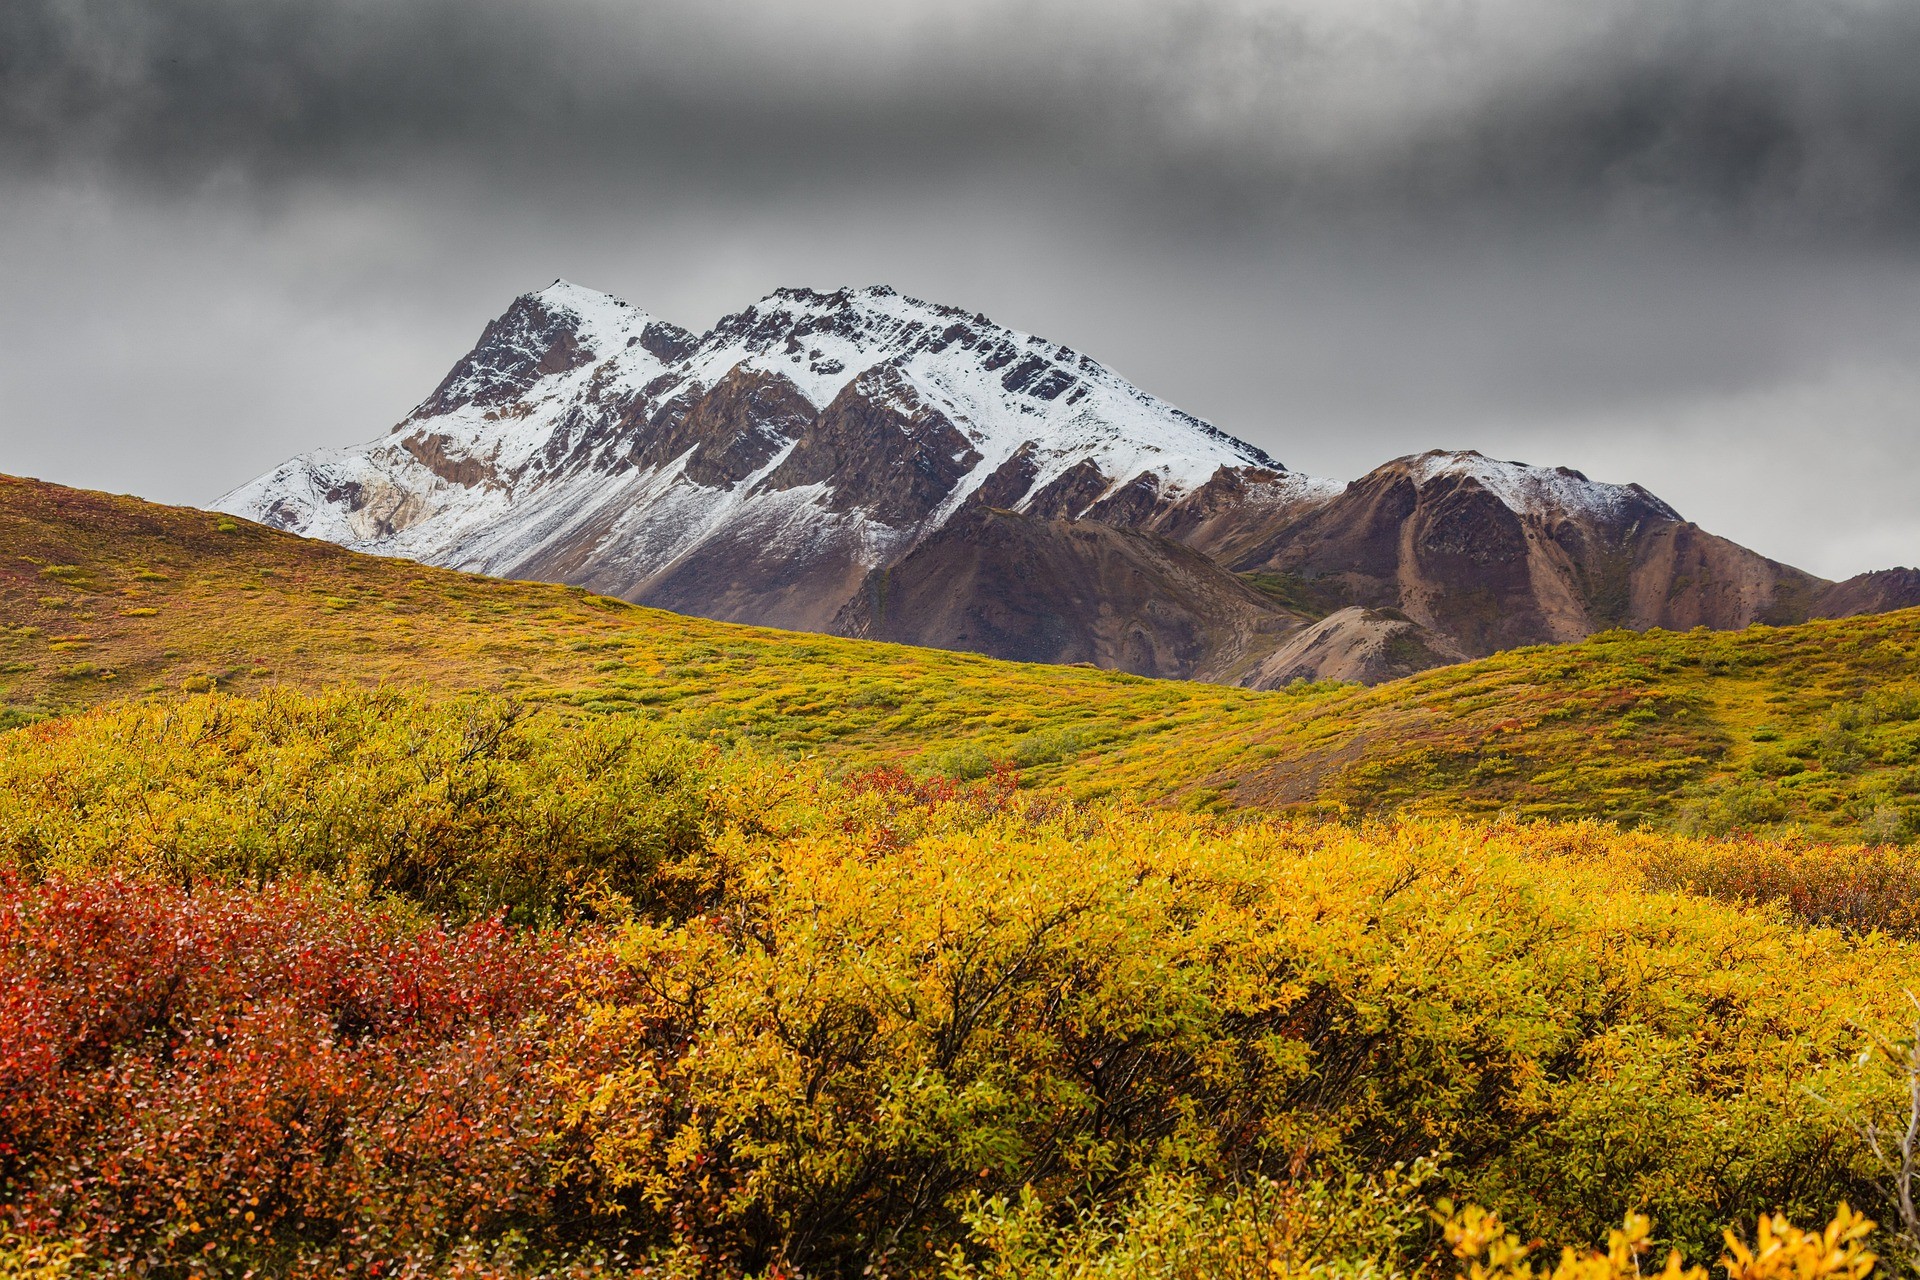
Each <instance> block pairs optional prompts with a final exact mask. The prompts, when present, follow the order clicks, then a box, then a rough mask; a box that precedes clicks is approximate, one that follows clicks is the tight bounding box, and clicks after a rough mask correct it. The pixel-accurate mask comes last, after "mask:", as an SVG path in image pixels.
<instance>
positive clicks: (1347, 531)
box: [1195, 452, 1825, 657]
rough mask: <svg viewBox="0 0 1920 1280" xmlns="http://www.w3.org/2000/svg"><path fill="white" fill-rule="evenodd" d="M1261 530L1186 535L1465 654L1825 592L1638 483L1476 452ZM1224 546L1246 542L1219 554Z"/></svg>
mask: <svg viewBox="0 0 1920 1280" xmlns="http://www.w3.org/2000/svg"><path fill="white" fill-rule="evenodd" d="M1249 523H1250V524H1251V523H1254V522H1249ZM1260 523H1262V524H1263V525H1264V528H1263V532H1262V536H1261V537H1259V538H1258V539H1257V540H1254V541H1247V532H1246V528H1245V527H1244V526H1243V527H1242V528H1241V529H1238V530H1228V531H1227V533H1226V534H1224V535H1223V534H1222V533H1219V532H1215V531H1199V532H1197V533H1196V535H1195V536H1196V538H1197V539H1204V540H1205V541H1203V543H1202V545H1205V546H1207V548H1208V549H1209V550H1213V551H1214V553H1215V554H1222V553H1223V552H1224V553H1225V554H1226V555H1227V556H1228V557H1229V558H1228V561H1227V562H1228V563H1229V564H1230V565H1231V566H1232V567H1233V568H1235V569H1238V570H1241V571H1244V572H1259V573H1267V574H1273V575H1281V576H1285V577H1288V578H1292V579H1297V580H1299V581H1300V582H1301V583H1302V584H1303V586H1305V587H1309V588H1311V589H1312V590H1314V591H1316V592H1318V593H1319V594H1320V595H1321V596H1322V597H1323V598H1326V599H1330V600H1334V601H1339V602H1345V603H1348V604H1352V605H1359V606H1364V607H1368V608H1375V609H1381V608H1391V609H1397V610H1399V611H1401V612H1402V613H1404V614H1405V615H1406V617H1407V618H1408V619H1409V620H1410V621H1411V622H1413V623H1414V624H1416V625H1418V626H1419V627H1421V628H1423V629H1424V630H1425V631H1426V632H1428V633H1430V634H1431V635H1433V636H1436V637H1442V638H1443V639H1442V641H1441V646H1442V647H1443V648H1445V649H1450V650H1453V651H1457V652H1459V653H1461V654H1463V655H1465V656H1468V657H1479V656H1484V655H1486V654H1489V653H1494V652H1497V651H1498V650H1501V649H1508V648H1513V647H1515V646H1518V645H1524V644H1539V643H1551V642H1564V641H1570V640H1578V639H1580V638H1582V637H1584V636H1588V635H1591V634H1593V633H1594V632H1595V631H1599V630H1603V629H1605V628H1608V627H1630V628H1634V629H1640V630H1644V629H1646V628H1650V627H1668V628H1674V629H1683V630H1684V629H1688V628H1692V627H1696V626H1707V627H1716V628H1731V627H1744V626H1746V625H1748V624H1749V623H1752V622H1759V621H1766V622H1773V621H1797V620H1802V619H1804V618H1805V617H1806V610H1807V609H1808V607H1809V606H1810V602H1811V599H1812V597H1813V594H1814V592H1815V591H1817V590H1818V589H1819V588H1821V587H1823V586H1824V585H1825V584H1824V583H1821V582H1820V581H1819V580H1818V579H1815V578H1813V577H1812V576H1811V575H1809V574H1805V573H1802V572H1800V571H1799V570H1797V569H1793V568H1790V567H1788V566H1786V565H1782V564H1778V563H1776V562H1774V561H1772V560H1768V559H1767V558H1765V557H1764V556H1760V555H1758V554H1756V553H1754V552H1751V551H1748V550H1747V549H1745V548H1744V547H1740V546H1738V545H1736V544H1734V543H1731V542H1728V541H1727V540H1726V539H1724V538H1718V537H1715V536H1713V535H1712V534H1709V533H1706V532H1704V531H1702V530H1701V529H1700V528H1698V527H1697V526H1695V525H1692V524H1689V523H1688V522H1686V521H1685V520H1683V519H1682V518H1681V517H1680V515H1679V513H1677V512H1675V511H1674V510H1673V509H1672V508H1671V507H1669V506H1668V505H1667V504H1666V503H1664V502H1662V501H1660V500H1659V499H1658V498H1656V497H1654V496H1653V495H1652V494H1650V493H1648V492H1647V491H1646V490H1645V489H1642V488H1641V487H1640V486H1638V485H1610V484H1599V483H1596V482H1594V481H1591V480H1588V479H1587V478H1586V477H1585V476H1583V475H1581V474H1580V473H1579V472H1577V471H1569V470H1567V469H1565V468H1556V469H1552V470H1549V469H1547V468H1543V467H1528V466H1523V465H1521V464H1518V463H1510V462H1497V461H1495V460H1493V459H1490V458H1485V457H1482V456H1481V455H1479V454H1477V453H1445V452H1434V453H1427V454H1422V455H1419V456H1417V457H1409V458H1400V459H1397V460H1395V461H1393V462H1390V463H1387V464H1386V465H1385V466H1383V467H1380V468H1378V469H1377V470H1375V471H1373V472H1371V473H1369V474H1368V475H1366V476H1363V477H1362V478H1360V479H1359V480H1356V481H1354V482H1353V483H1352V484H1351V485H1348V486H1347V488H1346V489H1345V490H1344V491H1343V492H1341V493H1340V494H1339V495H1338V496H1337V497H1334V498H1332V499H1330V500H1328V501H1325V502H1319V503H1304V504H1302V503H1296V504H1293V505H1291V506H1286V507H1281V508H1279V509H1277V510H1276V511H1275V512H1274V513H1273V514H1272V515H1270V516H1269V517H1268V518H1267V519H1266V520H1265V521H1264V522H1260ZM1229 537H1235V538H1239V539H1240V543H1239V545H1237V546H1235V545H1228V546H1225V547H1223V546H1222V545H1221V544H1222V543H1223V542H1226V540H1227V538H1229ZM1795 614H1797V615H1798V616H1797V617H1795V616H1793V615H1795Z"/></svg>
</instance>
